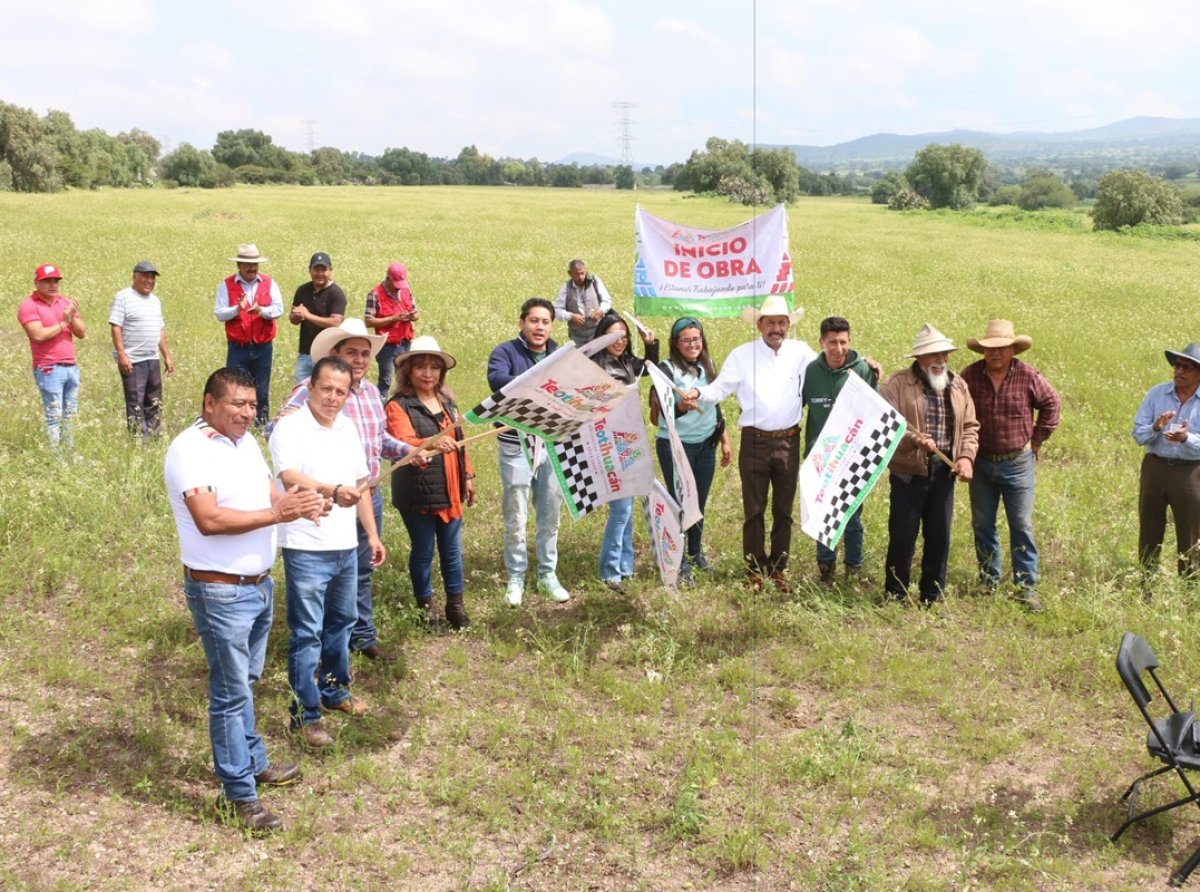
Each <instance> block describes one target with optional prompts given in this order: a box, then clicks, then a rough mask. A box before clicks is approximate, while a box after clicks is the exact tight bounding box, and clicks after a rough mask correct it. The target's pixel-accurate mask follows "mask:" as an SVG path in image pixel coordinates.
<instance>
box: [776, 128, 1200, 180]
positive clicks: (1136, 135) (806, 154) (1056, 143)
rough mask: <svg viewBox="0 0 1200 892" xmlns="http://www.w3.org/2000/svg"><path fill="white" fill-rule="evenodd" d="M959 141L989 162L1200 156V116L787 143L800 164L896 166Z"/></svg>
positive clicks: (805, 165)
mask: <svg viewBox="0 0 1200 892" xmlns="http://www.w3.org/2000/svg"><path fill="white" fill-rule="evenodd" d="M952 142H955V143H960V144H962V145H964V146H970V147H971V148H976V149H980V150H982V151H983V152H984V153H985V154H986V155H987V156H988V159H989V160H990V161H1000V162H1009V163H1013V162H1017V163H1020V162H1034V161H1039V162H1048V161H1058V162H1060V163H1075V164H1086V163H1101V164H1106V165H1110V164H1112V163H1113V162H1116V161H1121V160H1128V161H1130V162H1132V161H1141V162H1144V161H1165V160H1169V159H1171V158H1178V157H1188V158H1194V157H1196V156H1197V155H1200V118H1155V117H1145V116H1143V117H1136V118H1128V119H1126V120H1124V121H1117V122H1116V123H1114V124H1106V125H1105V126H1103V127H1093V128H1091V129H1088V130H1075V131H1070V132H1066V133H1042V132H1038V131H1026V132H1015V133H988V132H986V131H981V130H946V131H942V132H938V133H916V134H907V135H906V134H899V133H875V134H872V135H870V136H863V137H860V138H859V139H853V140H850V141H849V142H842V143H837V144H836V145H832V146H787V148H789V149H791V150H792V151H793V152H794V153H795V154H796V161H797V162H798V163H800V164H801V165H803V166H804V167H816V168H820V169H828V168H839V167H846V166H854V167H867V166H880V167H895V166H899V165H903V164H907V163H908V162H909V161H911V160H912V157H913V155H915V154H916V153H917V152H918V151H919V150H920V149H922V148H924V147H925V146H926V145H928V144H929V143H952Z"/></svg>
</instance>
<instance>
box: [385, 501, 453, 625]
mask: <svg viewBox="0 0 1200 892" xmlns="http://www.w3.org/2000/svg"><path fill="white" fill-rule="evenodd" d="M400 517H401V519H402V520H403V521H404V528H405V529H406V530H408V538H409V540H410V541H411V542H412V549H411V550H410V551H409V553H408V576H409V578H410V579H411V580H412V589H413V596H414V597H415V598H416V599H417V600H418V601H420V602H422V603H425V602H428V601H430V600H432V598H433V546H434V543H435V542H436V543H437V550H438V558H439V561H440V564H441V570H442V585H443V586H444V587H445V589H446V594H447V595H461V594H462V593H463V563H462V518H461V517H456V518H454V520H452V521H450V522H449V523H447V522H446V521H444V520H442V519H441V518H440V517H438V516H437V515H436V514H422V513H420V512H419V511H404V512H402V513H401V514H400Z"/></svg>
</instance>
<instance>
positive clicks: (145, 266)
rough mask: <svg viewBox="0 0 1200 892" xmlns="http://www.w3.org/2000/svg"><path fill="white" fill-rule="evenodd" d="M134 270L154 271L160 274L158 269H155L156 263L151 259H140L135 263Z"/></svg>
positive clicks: (136, 271) (138, 271)
mask: <svg viewBox="0 0 1200 892" xmlns="http://www.w3.org/2000/svg"><path fill="white" fill-rule="evenodd" d="M133 271H134V272H135V273H153V274H154V275H156V276H157V275H158V270H157V269H155V267H154V264H153V263H151V262H150V261H149V260H139V261H138V262H137V263H136V264H135V265H134V267H133Z"/></svg>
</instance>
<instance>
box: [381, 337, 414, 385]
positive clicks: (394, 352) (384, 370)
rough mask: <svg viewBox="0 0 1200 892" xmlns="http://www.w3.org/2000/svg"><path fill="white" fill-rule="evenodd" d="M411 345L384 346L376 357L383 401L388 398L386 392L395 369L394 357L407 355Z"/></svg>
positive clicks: (404, 342) (410, 342)
mask: <svg viewBox="0 0 1200 892" xmlns="http://www.w3.org/2000/svg"><path fill="white" fill-rule="evenodd" d="M411 345H412V341H401V342H400V343H398V344H384V345H383V347H382V349H380V351H379V355H378V356H377V357H376V361H377V362H378V363H379V392H380V393H381V394H383V398H384V399H385V400H386V399H387V398H388V391H389V390H391V388H392V372H393V371H395V368H396V357H397V356H399V355H400V354H402V353H407V352H408V348H409V347H410V346H411Z"/></svg>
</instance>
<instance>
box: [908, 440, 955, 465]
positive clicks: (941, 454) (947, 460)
mask: <svg viewBox="0 0 1200 892" xmlns="http://www.w3.org/2000/svg"><path fill="white" fill-rule="evenodd" d="M904 436H906V437H912V438H913V439H914V440H915V439H917V434H916V432H915V431H910V430H906V431H905V432H904ZM922 448H925V447H922ZM929 448H930V449H932V451H933V454H934V455H936V456H937V457H938V458H940V459H941V460H942V461H944V462H945V463H946V467H948V468H949V469H950V470H951V471H954V472H955V473H957V472H958V469H957V468H956V467H955V466H954V462H952V461H951V460H950V458H949V456H947V455H946V453H944V452H942V450H940V449H938V448H937V447H936V446H932V447H929Z"/></svg>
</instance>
